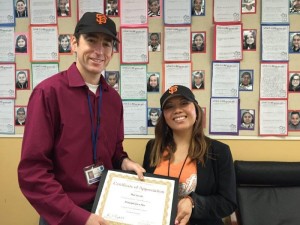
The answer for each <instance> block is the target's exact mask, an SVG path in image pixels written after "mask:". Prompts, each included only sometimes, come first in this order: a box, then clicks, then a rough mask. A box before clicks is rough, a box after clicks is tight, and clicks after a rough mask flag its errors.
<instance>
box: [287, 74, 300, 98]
mask: <svg viewBox="0 0 300 225" xmlns="http://www.w3.org/2000/svg"><path fill="white" fill-rule="evenodd" d="M289 92H299V93H300V71H290V72H289Z"/></svg>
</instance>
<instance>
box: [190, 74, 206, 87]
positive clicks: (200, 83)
mask: <svg viewBox="0 0 300 225" xmlns="http://www.w3.org/2000/svg"><path fill="white" fill-rule="evenodd" d="M192 89H204V77H203V73H202V72H201V71H195V72H193V81H192Z"/></svg>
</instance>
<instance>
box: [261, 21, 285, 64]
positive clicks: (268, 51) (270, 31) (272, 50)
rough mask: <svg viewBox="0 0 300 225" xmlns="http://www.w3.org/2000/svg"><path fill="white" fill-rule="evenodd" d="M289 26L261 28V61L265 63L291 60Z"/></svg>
mask: <svg viewBox="0 0 300 225" xmlns="http://www.w3.org/2000/svg"><path fill="white" fill-rule="evenodd" d="M289 29H290V28H289V26H286V25H279V26H275V25H274V26H273V25H270V26H269V25H262V26H261V37H262V44H261V54H262V56H261V59H262V60H263V61H288V60H289Z"/></svg>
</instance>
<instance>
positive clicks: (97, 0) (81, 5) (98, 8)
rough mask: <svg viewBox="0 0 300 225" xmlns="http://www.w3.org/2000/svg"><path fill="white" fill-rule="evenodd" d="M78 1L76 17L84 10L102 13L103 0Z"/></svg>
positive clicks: (79, 16)
mask: <svg viewBox="0 0 300 225" xmlns="http://www.w3.org/2000/svg"><path fill="white" fill-rule="evenodd" d="M77 2H78V19H80V18H81V17H82V15H83V14H84V13H86V12H99V13H102V14H104V0H80V1H77Z"/></svg>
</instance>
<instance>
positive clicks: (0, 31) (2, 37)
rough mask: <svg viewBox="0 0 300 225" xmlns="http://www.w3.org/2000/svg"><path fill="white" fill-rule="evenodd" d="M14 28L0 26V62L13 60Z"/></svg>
mask: <svg viewBox="0 0 300 225" xmlns="http://www.w3.org/2000/svg"><path fill="white" fill-rule="evenodd" d="M14 32H15V31H14V28H13V27H0V62H14V61H15V42H14Z"/></svg>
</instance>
